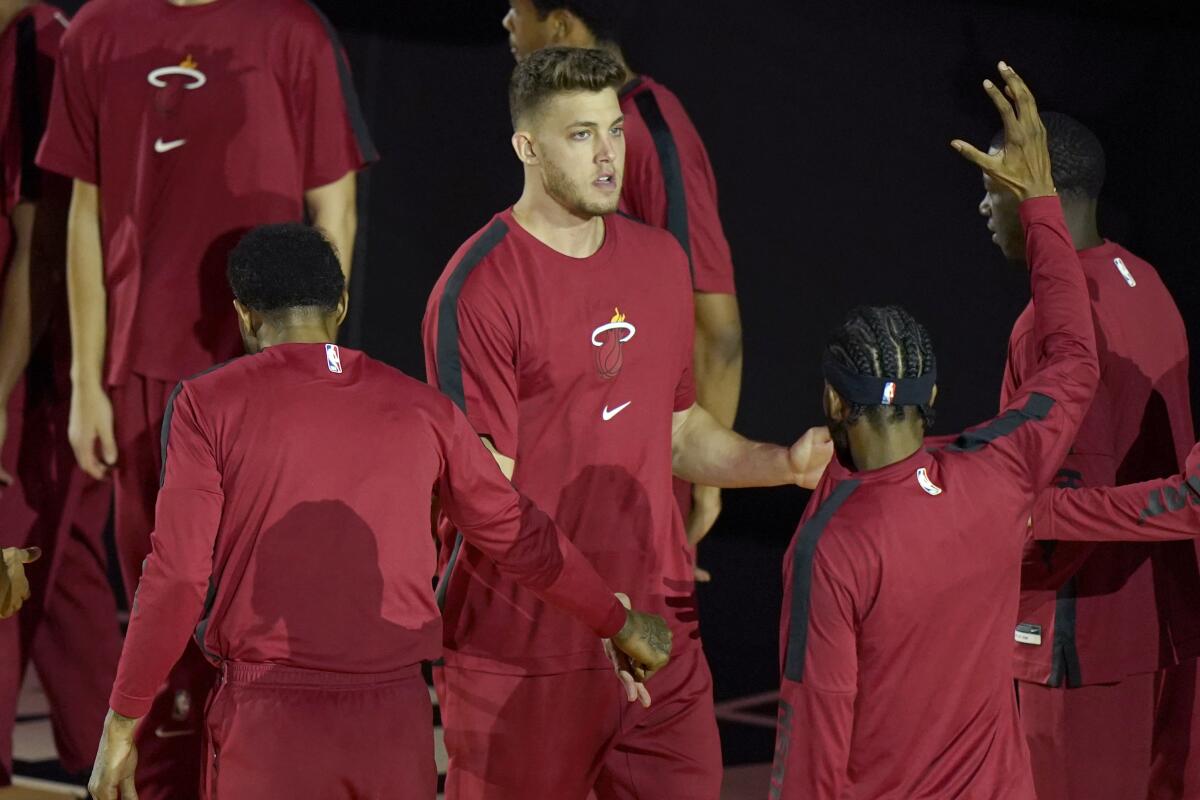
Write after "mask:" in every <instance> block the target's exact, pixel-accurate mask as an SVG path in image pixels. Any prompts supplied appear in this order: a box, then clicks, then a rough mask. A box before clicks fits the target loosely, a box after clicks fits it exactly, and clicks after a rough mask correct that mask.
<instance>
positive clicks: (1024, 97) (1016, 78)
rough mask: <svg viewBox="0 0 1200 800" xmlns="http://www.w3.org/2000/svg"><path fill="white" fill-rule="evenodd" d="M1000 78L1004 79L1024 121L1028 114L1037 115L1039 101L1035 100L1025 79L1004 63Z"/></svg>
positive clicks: (1001, 67)
mask: <svg viewBox="0 0 1200 800" xmlns="http://www.w3.org/2000/svg"><path fill="white" fill-rule="evenodd" d="M1000 76H1001V77H1002V78H1004V82H1005V84H1006V85H1007V86H1006V88H1007V89H1008V91H1009V94H1010V96H1011V97H1012V98H1013V102H1015V103H1016V104H1017V113H1018V114H1020V116H1021V117H1022V119H1024V118H1026V114H1037V101H1036V100H1034V99H1033V92H1031V91H1029V87H1028V86H1027V85H1026V84H1025V79H1024V78H1022V77H1021V76H1020V75H1018V74H1017V71H1016V70H1015V69H1013V68H1012V67H1010V66H1009V65H1008V64H1006V63H1005V62H1003V61H1001V62H1000Z"/></svg>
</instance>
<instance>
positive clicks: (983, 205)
mask: <svg viewBox="0 0 1200 800" xmlns="http://www.w3.org/2000/svg"><path fill="white" fill-rule="evenodd" d="M979 213H980V214H982V215H983V216H985V217H990V216H991V215H992V201H991V200H990V199H989V198H988V195H987V194H986V193H985V194H984V195H983V199H982V200H980V201H979Z"/></svg>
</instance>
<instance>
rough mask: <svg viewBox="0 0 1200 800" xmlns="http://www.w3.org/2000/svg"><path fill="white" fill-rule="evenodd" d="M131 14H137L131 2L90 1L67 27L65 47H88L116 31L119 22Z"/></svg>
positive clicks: (121, 0)
mask: <svg viewBox="0 0 1200 800" xmlns="http://www.w3.org/2000/svg"><path fill="white" fill-rule="evenodd" d="M129 13H137V11H136V9H134V8H132V7H131V4H130V2H129V0H89V2H87V3H84V4H83V7H82V8H81V9H79V12H78V13H77V14H75V16H74V17H72V18H71V21H70V23H69V24H67V25H66V30H65V32H64V33H63V38H62V41H63V47H64V48H65V47H68V46H70V45H75V46H86V45H88V44H90V43H93V42H95V41H96V40H97V39H98V38H100V37H102V36H104V35H105V34H106V33H109V32H111V31H114V30H116V28H117V27H118V26H119V24H120V22H119V21H120V20H121V19H122V18H125V17H126V15H127V14H129ZM60 16H61V13H60ZM60 24H61V23H60Z"/></svg>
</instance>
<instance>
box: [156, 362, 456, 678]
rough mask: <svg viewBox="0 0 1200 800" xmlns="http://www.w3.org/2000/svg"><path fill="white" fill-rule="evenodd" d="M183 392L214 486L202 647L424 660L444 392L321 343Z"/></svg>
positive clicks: (322, 662)
mask: <svg viewBox="0 0 1200 800" xmlns="http://www.w3.org/2000/svg"><path fill="white" fill-rule="evenodd" d="M181 389H182V392H183V393H185V394H186V395H187V398H186V401H187V402H189V403H190V404H191V408H192V409H194V411H195V414H196V417H197V419H198V420H199V424H200V426H201V427H202V428H204V430H202V431H201V434H202V438H203V439H204V440H205V441H207V442H209V443H211V447H212V448H213V451H214V452H213V455H214V457H215V462H216V464H217V469H218V470H219V472H220V476H221V488H222V492H223V495H224V506H223V511H222V516H221V525H220V530H219V533H218V536H217V540H216V546H215V553H214V564H213V583H212V589H211V590H210V593H209V597H210V600H209V609H208V613H207V614H206V617H207V619H208V622H207V633H206V638H205V645H206V647H207V648H208V649H209V650H210V651H212V652H213V653H214V654H217V655H219V656H220V657H222V658H226V659H232V660H235V661H249V662H273V663H282V664H288V665H292V666H299V667H309V668H316V669H334V670H336V671H344V672H386V671H388V670H392V669H396V668H398V667H400V666H403V665H406V664H411V663H415V662H417V661H421V660H424V659H429V658H432V657H436V656H437V654H438V653H439V651H440V645H441V629H440V622H439V618H438V611H437V608H436V604H435V603H434V600H433V595H432V591H431V587H430V578H431V576H432V575H433V573H434V570H435V558H436V556H435V551H434V543H433V540H432V538H431V536H430V531H429V514H430V496H431V492H432V491H433V489H434V487H435V485H436V483H437V481H438V477H439V475H440V474H441V470H442V463H443V462H442V459H443V455H444V453H445V452H446V446H445V445H446V442H445V441H444V440H443V438H442V437H444V436H448V435H449V430H450V428H451V425H450V422H451V419H452V417H451V415H452V414H453V407H452V406H451V404H450V403H449V401H448V400H446V398H444V397H442V396H441V395H440V394H438V393H437V392H436V391H434V390H433V389H430V388H429V387H427V386H425V385H424V384H422V383H420V382H418V381H415V380H412V379H410V378H408V377H407V376H405V375H403V374H402V373H400V372H399V371H398V370H395V369H393V368H391V367H388V366H386V365H384V364H381V363H379V362H377V361H374V360H373V359H370V358H369V357H367V356H366V355H364V354H362V353H359V352H357V351H353V350H347V349H345V348H338V347H335V346H333V345H324V344H284V345H276V346H273V347H269V348H267V349H266V350H264V351H263V352H261V353H259V354H257V355H254V356H247V357H244V358H240V359H237V360H235V361H233V362H230V363H228V364H226V365H223V366H220V367H217V368H215V369H214V370H213V371H211V372H209V373H207V374H205V375H202V376H199V377H197V378H195V379H191V380H188V381H185V382H184V383H183V384H181ZM180 399H181V398H177V399H176V401H175V402H179V401H180ZM172 408H173V406H172ZM166 428H168V429H169V428H170V419H169V418H168V422H167V425H166ZM164 452H166V453H168V457H169V452H170V451H169V450H167V442H166V441H164Z"/></svg>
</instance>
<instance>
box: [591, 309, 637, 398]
mask: <svg viewBox="0 0 1200 800" xmlns="http://www.w3.org/2000/svg"><path fill="white" fill-rule="evenodd" d="M613 311H614V312H616V313H614V314H613V317H612V319H611V320H609V321H608V322H606V323H605V324H603V325H601V326H599V327H598V328H596V329H595V330H594V331H592V346H593V347H595V348H596V371H597V372H599V373H600V377H601V378H603V379H604V380H606V381H607V380H612V379H613V378H615V377H617V375H619V374H620V373H621V363H622V359H623V356H622V354H621V348H622V347H623V346H624V344H625V343H626V342H628V341H629V340H630V339H632V338H633V335H634V334H635V333H637V328H635V327H633V325H632V324H631V323H628V322H626V321H625V315H624V314H622V313H621V309H619V308H614V309H613Z"/></svg>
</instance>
